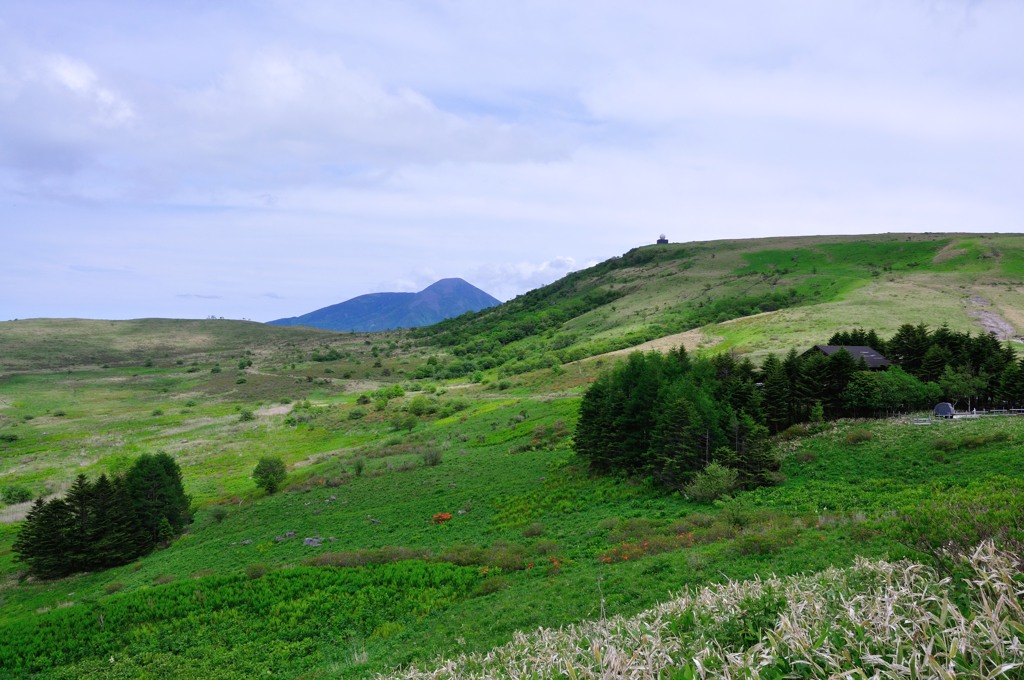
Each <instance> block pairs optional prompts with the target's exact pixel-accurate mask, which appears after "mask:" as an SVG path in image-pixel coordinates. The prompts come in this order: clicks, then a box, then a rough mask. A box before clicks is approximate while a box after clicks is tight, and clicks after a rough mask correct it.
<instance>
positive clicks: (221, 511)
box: [210, 505, 228, 524]
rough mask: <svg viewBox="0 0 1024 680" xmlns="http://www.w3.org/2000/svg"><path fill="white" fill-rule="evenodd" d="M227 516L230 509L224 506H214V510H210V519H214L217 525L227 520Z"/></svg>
mask: <svg viewBox="0 0 1024 680" xmlns="http://www.w3.org/2000/svg"><path fill="white" fill-rule="evenodd" d="M227 516H228V509H227V508H225V507H224V506H223V505H215V506H213V509H212V510H210V517H212V518H213V521H214V522H216V523H217V524H220V523H221V522H223V521H224V520H225V519H227Z"/></svg>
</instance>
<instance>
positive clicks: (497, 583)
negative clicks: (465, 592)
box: [473, 576, 512, 596]
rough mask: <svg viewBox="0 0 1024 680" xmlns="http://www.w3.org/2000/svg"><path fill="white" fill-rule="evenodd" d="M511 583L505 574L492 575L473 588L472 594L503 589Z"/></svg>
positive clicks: (487, 593)
mask: <svg viewBox="0 0 1024 680" xmlns="http://www.w3.org/2000/svg"><path fill="white" fill-rule="evenodd" d="M511 585H512V582H511V581H510V580H509V579H508V577H506V576H492V577H490V578H487V579H484V580H483V581H481V582H480V585H478V586H477V587H476V588H474V589H473V594H474V595H477V596H481V595H490V594H491V593H496V592H498V591H499V590H505V589H506V588H508V587H509V586H511Z"/></svg>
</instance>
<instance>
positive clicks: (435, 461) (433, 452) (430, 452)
mask: <svg viewBox="0 0 1024 680" xmlns="http://www.w3.org/2000/svg"><path fill="white" fill-rule="evenodd" d="M423 464H424V465H426V466H427V467H435V466H437V465H440V464H441V449H434V448H430V449H427V450H426V451H424V452H423Z"/></svg>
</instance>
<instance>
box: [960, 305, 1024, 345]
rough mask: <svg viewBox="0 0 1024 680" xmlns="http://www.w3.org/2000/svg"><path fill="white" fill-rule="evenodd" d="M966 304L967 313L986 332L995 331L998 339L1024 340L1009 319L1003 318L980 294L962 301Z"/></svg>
mask: <svg viewBox="0 0 1024 680" xmlns="http://www.w3.org/2000/svg"><path fill="white" fill-rule="evenodd" d="M964 304H966V305H967V306H968V310H967V311H968V313H969V314H970V315H971V316H972V317H974V318H975V320H977V322H978V323H979V324H980V325H981V327H982V328H984V329H985V332H986V333H995V335H996V337H997V338H999V340H1000V341H1006V340H1015V341H1017V342H1024V338H1022V337H1021V336H1020V335H1019V334H1018V333H1017V329H1016V328H1014V327H1013V324H1011V323H1010V322H1009V321H1007V320H1006V319H1004V318H1003V317H1002V316H1001V315H1000V314H999V312H997V311H995V310H993V309H992V308H991V307H990V304H989V301H988V300H986V299H985V298H983V297H981V296H980V295H972V296H970V297H969V298H967V301H966V302H965V303H964Z"/></svg>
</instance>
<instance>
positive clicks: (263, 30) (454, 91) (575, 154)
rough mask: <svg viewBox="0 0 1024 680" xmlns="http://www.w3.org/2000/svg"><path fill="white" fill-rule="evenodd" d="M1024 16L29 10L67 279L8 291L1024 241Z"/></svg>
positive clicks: (22, 223) (861, 11) (29, 222)
mask: <svg viewBox="0 0 1024 680" xmlns="http://www.w3.org/2000/svg"><path fill="white" fill-rule="evenodd" d="M86 19H88V20H86ZM1022 32H1024V5H1021V4H1020V3H1012V2H980V3H979V2H956V1H954V0H938V1H936V0H908V1H906V2H879V1H878V0H840V1H839V2H828V3H825V2H813V1H811V0H780V1H779V2H773V3H758V2H752V1H750V0H721V2H718V3H710V4H709V3H698V2H691V1H684V2H674V1H672V2H670V1H668V0H665V1H660V0H652V1H651V2H645V3H642V4H640V5H636V4H633V5H626V4H623V3H620V2H617V1H612V0H594V2H590V3H588V4H587V5H586V7H585V8H581V6H580V4H579V3H576V2H548V1H546V0H545V1H541V0H525V1H524V2H519V3H504V2H497V1H496V0H491V1H488V0H481V1H480V2H472V3H448V2H430V1H427V2H416V3H407V2H387V3H362V4H358V3H357V4H355V5H353V4H338V3H334V2H326V1H322V0H294V1H289V2H283V1H281V0H257V1H256V2H253V3H248V4H247V5H246V6H245V7H241V6H236V5H234V4H231V3H227V4H224V3H220V4H217V3H213V4H210V3H207V4H201V5H176V4H174V3H162V4H161V3H157V4H151V5H147V6H146V7H144V8H139V9H138V11H133V12H125V11H124V9H123V6H122V4H121V3H116V2H112V1H111V0H89V1H88V2H83V3H76V4H73V5H68V4H67V3H60V4H57V3H53V2H52V0H37V1H36V2H33V3H21V4H18V3H15V6H12V7H10V8H7V9H6V10H5V12H4V17H3V19H0V230H3V232H4V236H5V244H6V246H7V247H8V248H9V249H11V251H12V252H18V253H19V254H20V257H19V258H18V259H19V263H17V264H15V265H12V266H11V267H6V268H0V276H2V277H3V281H2V282H0V295H2V293H3V291H4V290H7V291H10V290H18V291H30V292H31V291H40V292H39V293H38V295H37V294H35V293H25V294H21V295H19V296H18V299H14V298H13V297H12V299H11V300H10V301H0V303H2V304H0V306H4V307H11V308H14V307H17V309H16V311H14V312H12V313H9V314H8V316H21V317H24V316H30V315H32V312H31V310H32V309H42V308H46V309H47V310H50V311H51V313H56V312H59V311H60V310H59V309H57V307H59V306H60V305H58V304H56V303H51V302H48V301H50V300H62V301H64V302H63V303H62V304H64V305H65V309H66V310H67V312H68V313H76V314H83V313H85V312H80V311H75V310H79V309H96V308H97V307H95V305H96V304H97V303H96V302H95V301H97V300H110V301H111V303H110V307H109V308H104V309H111V310H114V311H105V312H95V314H96V315H111V316H115V315H122V316H123V315H132V314H135V315H152V314H168V315H174V314H175V313H180V314H186V313H191V310H195V309H196V308H197V307H198V306H199V304H198V303H197V301H196V300H195V299H191V300H189V299H184V298H176V297H175V295H177V294H179V291H182V290H185V291H188V290H195V291H199V292H200V293H202V294H204V295H205V294H209V295H221V296H223V297H222V298H221V299H220V300H219V301H218V307H222V309H217V310H210V309H202V310H199V311H201V315H206V314H208V313H212V312H216V313H218V315H220V314H224V315H231V316H247V317H252V318H276V317H281V316H290V315H293V314H298V313H303V312H305V311H309V310H311V309H315V308H316V307H318V306H324V305H326V304H332V303H334V302H338V301H341V300H344V299H347V298H349V297H353V296H355V295H359V294H362V293H366V292H370V291H373V290H407V291H415V290H421V289H422V288H423V287H424V286H426V285H428V284H430V283H432V282H433V281H434V280H436V279H438V278H442V277H446V276H461V277H463V278H465V279H467V280H468V281H470V282H471V283H473V284H475V285H478V286H480V287H481V288H483V289H484V290H487V291H488V292H490V293H491V294H492V295H495V296H498V297H501V298H507V297H512V296H514V295H517V294H520V293H522V292H524V291H525V290H527V289H529V288H532V287H535V286H537V285H541V284H543V283H547V282H549V281H551V280H554V279H556V278H558V277H559V276H561V275H564V273H566V272H568V271H570V270H572V269H573V268H578V267H583V266H586V263H589V262H591V261H592V260H602V259H604V258H606V257H609V256H612V255H618V254H621V253H622V252H624V251H626V250H628V249H629V248H631V247H634V246H636V245H641V244H644V243H650V242H652V241H653V240H654V239H655V238H656V237H657V235H658V234H659V233H662V232H664V233H666V234H667V235H668V236H669V238H670V239H671V240H673V241H685V240H693V239H711V238H729V237H746V236H767V235H778V234H787V233H857V232H861V233H864V232H881V231H899V230H931V231H941V230H959V229H976V230H986V229H987V230H999V231H1019V230H1020V225H1021V219H1022V217H1024V202H1022V199H1021V197H1020V192H1019V187H1018V186H1017V185H1018V184H1019V181H1018V178H1019V177H1021V176H1022V175H1024V149H1022V148H1021V147H1022V142H1024V140H1022V134H1024V133H1022V130H1024V128H1022V127H1021V126H1020V125H1019V123H1018V122H1017V121H1018V120H1019V119H1021V118H1024V87H1022V85H1021V83H1024V43H1022V41H1020V39H1019V35H1020V34H1021V33H1022ZM182 36H188V38H187V39H182ZM24 262H30V263H32V266H27V265H23V264H21V263H24ZM72 266H78V267H83V266H86V267H97V268H99V267H103V268H107V269H110V270H117V269H118V268H122V269H123V268H126V267H129V266H130V268H131V270H132V271H133V272H136V276H137V279H138V285H137V286H133V287H131V290H126V289H125V287H124V285H123V275H122V280H121V281H117V280H116V278H115V276H114V274H110V275H109V276H106V275H105V274H104V273H103V272H102V271H99V270H98V269H97V270H95V271H94V270H88V271H86V270H83V269H81V268H80V269H78V270H75V269H69V267H72ZM44 276H45V277H48V278H47V281H46V282H42V281H40V279H41V278H42V277H44ZM104 286H105V287H104ZM264 290H273V291H275V294H276V295H279V296H280V299H278V298H273V297H267V296H265V295H260V291H264ZM76 296H77V297H76ZM284 298H287V299H284ZM158 300H159V301H161V302H160V303H159V304H160V305H163V307H162V308H161V309H163V310H166V311H160V310H157V309H155V308H154V305H156V304H157V303H156V302H155V301H158ZM118 305H121V307H120V308H121V309H127V308H128V307H131V309H133V310H135V311H133V312H127V311H121V312H118V311H116V310H117V309H118V308H119V307H118ZM202 306H203V307H207V306H208V305H202ZM232 308H234V309H237V310H238V311H235V312H233V311H232ZM26 310H28V311H26ZM2 312H3V310H0V316H4V315H3V313H2Z"/></svg>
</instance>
